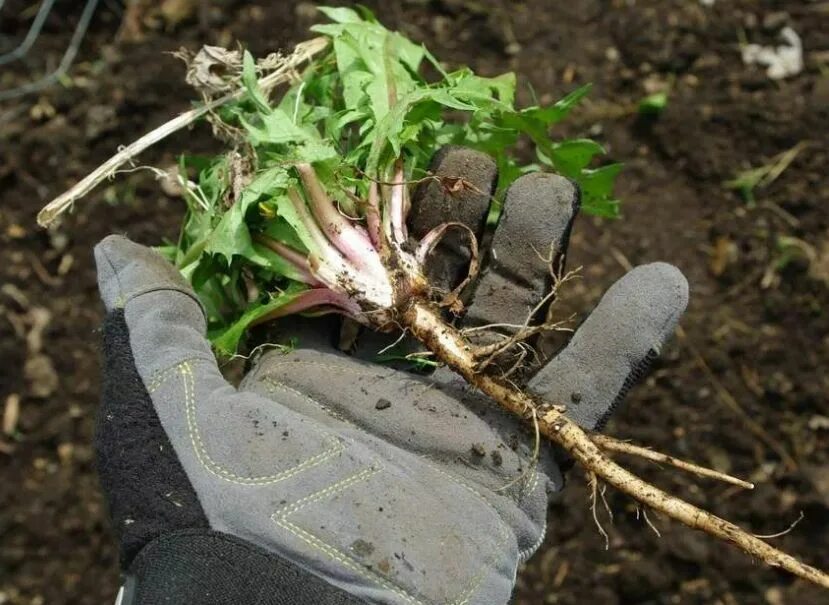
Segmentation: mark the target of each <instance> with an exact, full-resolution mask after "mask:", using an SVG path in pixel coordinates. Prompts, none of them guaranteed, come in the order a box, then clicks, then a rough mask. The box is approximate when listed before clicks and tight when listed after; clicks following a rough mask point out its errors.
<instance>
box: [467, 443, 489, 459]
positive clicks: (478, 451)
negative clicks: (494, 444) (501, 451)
mask: <svg viewBox="0 0 829 605" xmlns="http://www.w3.org/2000/svg"><path fill="white" fill-rule="evenodd" d="M469 449H470V451H471V452H472V454H473V455H474V456H477V457H478V458H483V457H484V456H486V448H485V447H484V444H483V443H473V444H472V447H471V448H469Z"/></svg>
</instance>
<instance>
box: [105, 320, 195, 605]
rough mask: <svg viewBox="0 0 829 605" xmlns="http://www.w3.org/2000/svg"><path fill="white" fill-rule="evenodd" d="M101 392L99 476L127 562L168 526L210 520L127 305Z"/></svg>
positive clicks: (112, 334)
mask: <svg viewBox="0 0 829 605" xmlns="http://www.w3.org/2000/svg"><path fill="white" fill-rule="evenodd" d="M101 394H102V401H101V407H100V409H99V411H98V422H97V427H96V431H95V451H96V453H97V457H98V476H99V477H100V481H101V487H102V488H103V491H104V493H105V494H106V495H107V498H108V501H109V510H110V515H111V517H112V523H113V526H114V529H115V532H116V533H117V534H118V537H119V542H120V544H121V567H122V568H127V567H128V566H129V565H130V563H131V562H132V560H133V559H134V558H135V556H136V555H137V554H138V551H139V550H141V549H142V548H143V547H144V546H145V545H146V544H148V543H149V542H150V541H151V540H152V539H154V538H156V537H158V536H159V535H161V534H162V533H165V532H169V531H175V530H179V529H187V528H204V529H208V528H209V525H208V522H207V517H206V516H205V514H204V510H203V509H202V506H201V504H200V503H199V500H198V497H197V496H196V492H195V491H194V490H193V486H192V485H191V484H190V481H189V479H188V478H187V475H186V474H185V472H184V469H183V468H182V467H181V463H180V462H179V460H178V458H177V457H176V453H175V452H174V451H173V446H172V445H171V444H170V440H169V439H168V438H167V434H166V433H165V432H164V428H163V427H162V426H161V422H160V421H159V419H158V415H157V414H156V413H155V410H154V409H153V405H152V402H151V401H150V395H149V393H147V389H146V387H145V386H144V383H143V382H142V381H141V377H140V376H139V375H138V371H137V370H136V368H135V360H134V359H133V356H132V347H130V336H129V331H128V330H127V323H126V320H125V319H124V312H123V310H115V311H112V312H111V313H109V314H108V315H107V318H106V320H105V322H104V372H103V385H102V388H101ZM182 602H183V601H182Z"/></svg>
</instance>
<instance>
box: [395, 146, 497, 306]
mask: <svg viewBox="0 0 829 605" xmlns="http://www.w3.org/2000/svg"><path fill="white" fill-rule="evenodd" d="M429 172H430V173H431V174H433V175H435V176H437V177H447V178H457V177H461V178H463V182H464V185H463V186H462V187H459V191H450V190H449V189H448V187H447V184H448V183H451V181H438V180H435V179H429V180H427V181H424V182H423V183H421V184H420V185H419V186H418V188H417V190H416V191H415V193H414V196H413V198H412V208H411V210H410V212H409V232H410V233H411V234H412V235H413V236H414V237H415V238H417V239H420V238H422V237H423V236H424V235H426V234H427V233H428V232H429V231H431V230H432V229H434V228H435V227H437V226H438V225H441V224H443V223H447V222H459V223H462V224H464V225H466V226H467V227H469V228H470V229H471V230H472V233H474V234H475V236H476V237H477V238H478V241H479V242H480V241H481V238H482V237H483V234H484V229H485V226H486V217H487V213H488V212H489V204H490V201H491V199H492V194H493V192H494V188H495V184H496V182H497V179H498V170H497V168H496V166H495V162H494V161H493V160H492V158H491V157H489V156H488V155H486V154H485V153H481V152H480V151H475V150H472V149H467V148H466V147H459V146H455V145H448V146H446V147H443V148H442V149H440V151H438V152H437V153H436V154H435V156H434V158H432V162H431V164H430V166H429ZM470 259H471V255H470V251H469V244H468V236H467V234H465V233H462V232H460V231H457V230H451V231H448V232H447V233H446V235H445V236H444V238H443V239H442V240H441V242H440V243H439V244H438V245H437V247H436V248H435V251H434V252H433V253H432V255H431V257H430V258H429V261H428V263H427V267H426V274H427V277H428V278H429V279H430V281H431V283H432V285H434V286H436V287H438V288H441V289H443V290H447V291H449V290H452V289H453V288H454V287H455V286H457V285H458V284H459V283H460V282H461V280H463V279H464V277H465V276H466V273H467V271H468V270H469V261H470Z"/></svg>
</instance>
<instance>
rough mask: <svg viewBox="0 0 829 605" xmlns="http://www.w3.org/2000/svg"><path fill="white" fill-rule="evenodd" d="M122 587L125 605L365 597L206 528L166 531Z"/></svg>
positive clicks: (293, 602)
mask: <svg viewBox="0 0 829 605" xmlns="http://www.w3.org/2000/svg"><path fill="white" fill-rule="evenodd" d="M132 577H135V578H139V581H137V582H134V581H133V580H132ZM124 592H125V594H124V599H123V605H163V604H165V603H170V604H173V603H174V604H175V605H182V604H185V603H186V604H187V605H300V604H303V605H304V604H306V603H308V604H312V605H362V604H365V603H366V601H363V600H361V599H358V598H356V597H354V596H353V595H350V594H348V593H346V592H343V591H342V590H340V589H339V588H336V587H334V586H332V585H331V584H328V583H327V582H325V581H324V580H322V579H320V578H319V577H317V576H315V575H313V574H311V573H309V572H308V571H305V570H304V569H302V568H300V567H297V566H295V565H293V564H292V563H289V562H288V561H285V560H284V559H282V558H281V557H278V556H277V555H274V554H272V553H269V552H267V551H265V550H263V549H261V548H259V547H257V546H255V545H253V544H251V543H249V542H244V541H242V540H239V539H238V538H234V537H233V536H229V535H227V534H223V533H220V532H216V531H206V530H186V531H178V532H174V533H170V534H165V535H164V536H163V537H161V538H159V539H157V540H155V541H154V542H152V543H151V544H149V545H148V546H147V547H146V548H145V549H144V550H142V551H141V553H139V555H138V556H137V557H136V559H135V562H134V563H133V564H132V567H131V568H130V571H129V577H128V579H127V583H126V584H125V591H124Z"/></svg>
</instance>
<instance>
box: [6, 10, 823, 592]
mask: <svg viewBox="0 0 829 605" xmlns="http://www.w3.org/2000/svg"><path fill="white" fill-rule="evenodd" d="M37 4H38V3H37V2H36V1H35V0H27V1H16V0H9V1H8V2H6V4H5V6H4V8H3V9H2V11H0V52H3V51H5V50H7V49H9V48H11V47H13V46H14V45H15V44H16V43H17V42H18V41H19V40H20V39H21V38H22V36H23V35H24V33H25V31H26V29H27V28H28V24H29V23H30V21H31V18H32V16H33V14H34V12H35V11H36V8H37ZM81 4H82V3H81V2H77V1H75V2H69V1H58V2H57V3H56V8H55V10H54V11H53V12H52V13H51V15H50V17H49V19H48V20H47V22H46V24H45V28H44V32H43V34H42V36H41V37H40V38H39V40H38V41H37V43H36V45H35V47H34V48H33V49H32V51H31V52H30V53H29V55H28V56H27V57H26V58H25V59H24V60H23V61H18V62H15V63H12V64H8V65H5V66H1V67H0V90H5V89H8V88H12V87H14V86H17V85H20V84H22V83H23V82H26V81H31V80H32V79H35V78H36V77H38V75H39V74H42V73H43V72H45V71H46V70H47V69H51V68H53V67H54V66H55V65H56V64H57V61H58V60H59V58H60V55H61V54H62V53H63V50H64V49H65V48H66V46H67V44H68V41H69V38H70V36H71V33H72V30H73V27H74V24H75V22H76V21H77V18H78V15H79V13H80V10H81ZM365 4H367V5H368V6H369V7H370V8H372V9H373V10H375V12H376V14H377V15H378V16H379V17H380V18H381V20H383V21H384V22H385V23H386V24H387V25H389V26H392V27H394V28H396V29H399V30H401V31H402V32H404V33H405V34H406V35H408V36H410V37H411V38H413V39H415V40H419V41H423V42H425V43H426V44H427V45H428V46H429V47H430V48H431V50H432V51H433V52H434V53H435V54H436V55H437V56H439V57H440V58H441V59H442V60H443V61H445V62H446V63H447V64H449V65H450V66H457V65H460V64H468V65H470V66H471V67H473V68H474V69H475V70H476V71H478V72H480V73H482V74H485V75H495V74H497V73H500V72H503V71H506V70H514V71H516V72H517V73H518V75H519V79H520V81H521V82H523V83H524V84H523V86H522V87H521V91H520V95H519V98H520V99H521V100H522V101H523V102H524V103H529V102H530V101H531V99H532V96H531V95H532V93H531V90H532V91H534V92H535V94H536V95H537V96H538V97H539V98H540V99H541V100H543V101H545V102H549V101H551V100H554V99H556V98H558V97H560V96H562V95H563V94H565V93H566V92H568V91H570V90H572V89H573V88H575V87H576V86H577V85H580V84H583V83H586V82H592V83H594V90H593V93H592V94H591V96H590V99H589V101H588V102H587V103H585V104H584V106H583V107H581V108H580V109H579V110H578V111H576V112H575V113H574V114H573V116H572V119H570V120H569V121H568V122H567V124H566V125H564V126H562V127H561V128H560V129H559V130H558V131H556V133H555V134H556V135H557V136H564V135H567V136H577V135H588V136H592V137H594V138H596V139H598V140H599V141H601V142H602V143H603V144H604V145H605V146H606V147H607V149H608V151H609V155H610V157H612V158H613V159H615V160H619V161H623V162H624V163H625V164H626V165H627V167H626V170H625V171H624V172H623V174H622V176H621V178H620V181H619V186H618V195H619V197H620V198H621V199H622V200H624V207H623V212H624V217H623V218H622V219H621V220H619V221H606V220H597V219H592V218H589V217H582V218H581V219H580V220H579V223H578V225H577V230H576V233H575V236H574V240H573V245H572V253H571V259H570V262H571V263H572V265H573V266H576V265H583V266H584V270H583V275H584V279H582V280H581V281H580V282H578V286H577V287H575V288H574V290H572V291H571V293H572V294H571V296H572V297H573V298H572V300H573V301H576V302H579V303H583V304H584V305H586V306H585V308H590V305H592V304H593V303H594V302H595V301H596V300H597V299H598V297H599V296H600V294H601V292H602V291H603V290H604V289H605V288H607V287H608V286H609V285H610V284H611V283H612V281H613V280H614V279H616V278H618V277H619V276H620V275H621V274H622V273H623V271H624V268H623V267H624V265H625V264H627V263H632V264H639V263H643V262H648V261H653V260H666V261H669V262H671V263H674V264H676V265H677V266H679V267H680V268H681V269H682V271H684V273H685V274H686V275H687V276H688V279H689V281H690V284H691V290H692V300H691V305H690V308H689V311H688V313H687V315H686V317H685V319H684V321H683V324H682V325H683V327H684V331H685V334H686V336H685V337H684V338H677V339H675V340H674V341H673V342H672V343H671V345H670V346H668V347H667V348H666V350H665V351H664V354H663V356H662V358H661V360H660V361H659V362H658V363H657V365H656V367H655V368H654V371H653V372H652V373H651V375H650V377H649V378H648V379H647V380H646V382H645V384H644V385H642V386H640V387H639V388H638V389H637V390H635V392H634V393H633V394H632V396H631V397H630V398H629V400H628V402H627V404H626V405H625V406H624V407H623V409H622V410H621V412H620V413H619V414H618V416H617V417H616V418H615V420H614V421H613V422H612V423H611V424H610V426H609V427H608V431H609V432H610V433H611V434H613V435H616V436H619V437H624V438H632V439H635V440H636V441H637V442H639V443H644V444H648V445H651V446H653V447H655V448H656V449H658V450H661V451H665V452H669V453H672V454H675V455H678V456H682V457H685V458H688V459H692V460H696V461H700V462H702V463H704V464H707V465H711V466H713V467H714V468H717V469H719V470H723V471H729V472H732V473H735V474H737V475H739V476H742V477H747V478H750V479H751V480H753V481H755V482H756V483H757V484H758V485H757V489H756V490H755V491H754V492H753V493H746V492H742V491H738V490H735V489H733V488H730V487H728V486H724V485H721V484H712V483H710V482H707V481H704V480H698V479H695V478H693V477H691V476H688V475H685V474H677V473H676V472H673V471H671V470H668V469H660V468H657V467H655V466H653V465H647V464H645V463H643V462H639V461H632V462H631V463H630V464H631V465H633V466H634V468H636V469H637V470H640V471H641V472H642V473H643V474H644V475H645V476H646V477H647V478H650V479H652V480H654V481H656V482H658V483H659V484H660V485H662V486H664V487H666V488H668V489H669V490H672V491H675V492H676V493H678V494H681V495H683V496H684V497H687V498H688V499H690V500H691V501H693V502H696V503H699V504H702V505H704V506H706V507H709V508H711V509H712V510H713V511H715V512H717V513H719V514H721V515H723V516H725V517H727V518H729V519H731V520H733V521H735V522H737V523H739V524H740V525H742V526H743V527H746V528H749V529H750V530H751V531H754V532H757V533H761V534H765V533H774V532H778V531H780V530H783V529H785V528H786V527H787V526H788V525H789V524H790V523H791V522H792V521H794V520H795V519H797V518H798V516H799V514H800V513H801V511H802V513H803V515H804V518H803V520H802V521H801V522H800V523H799V524H798V525H797V526H796V527H795V528H794V529H793V531H791V532H790V533H788V534H787V535H785V536H782V537H780V538H776V539H775V544H777V545H779V546H781V547H782V548H784V549H785V550H788V551H790V552H793V553H796V554H798V555H800V556H802V557H803V558H804V559H805V560H807V561H808V562H810V563H812V564H815V565H817V566H819V567H822V568H824V569H826V568H829V453H828V452H827V442H828V441H829V418H827V416H829V405H828V404H827V398H828V397H829V395H827V394H828V393H829V372H827V368H829V309H828V306H829V206H827V204H829V178H827V168H829V157H827V154H829V145H828V144H827V140H829V139H827V136H828V135H827V128H828V127H829V2H825V1H821V0H818V1H812V2H807V1H801V2H794V1H788V2H785V1H772V0H762V1H749V0H718V1H717V2H715V3H714V4H713V6H710V7H709V6H705V5H703V4H702V3H700V2H698V1H696V0H682V1H673V0H671V1H669V0H614V1H598V0H574V1H570V2H553V1H552V0H548V1H542V0H532V1H526V2H523V1H516V2H509V1H506V0H504V1H501V2H498V1H495V0H492V1H484V0H479V1H461V0H408V1H402V2H379V1H366V2H365ZM122 11H123V7H121V5H120V4H119V3H117V2H114V1H103V2H101V5H100V6H99V8H98V10H97V12H96V15H95V17H94V19H93V22H92V25H91V28H90V31H89V33H88V35H87V36H86V38H85V40H84V41H83V44H82V45H81V48H80V52H79V56H78V59H77V60H76V62H75V64H74V65H73V67H72V68H71V70H70V71H69V74H68V76H67V77H65V78H63V79H62V81H61V82H60V83H59V84H56V85H54V86H52V87H51V88H49V89H48V90H46V91H43V92H41V93H39V94H35V95H32V96H27V97H24V98H18V99H13V100H6V101H0V246H1V247H2V248H1V249H2V262H0V285H2V292H0V368H2V370H0V408H2V407H3V406H5V407H6V414H5V415H6V423H7V425H8V426H6V427H5V428H6V429H8V433H9V434H7V435H4V436H2V437H0V603H4V604H5V603H8V604H27V605H42V604H49V605H62V604H99V603H109V602H112V600H113V598H114V595H115V591H116V589H117V584H118V574H117V569H116V567H117V563H116V547H115V544H114V542H113V539H112V535H111V532H110V528H109V526H108V523H107V518H106V510H105V507H104V503H103V500H102V497H101V495H100V493H99V491H98V484H97V480H96V476H95V471H94V463H93V458H94V456H93V451H92V449H91V442H92V429H93V424H94V416H95V410H96V406H97V397H98V386H99V378H98V341H99V326H100V321H101V311H102V309H101V307H100V305H99V302H98V299H97V296H96V289H95V273H94V269H93V264H92V258H91V249H92V246H93V245H94V243H95V242H96V241H98V240H99V239H100V238H102V237H103V236H105V235H107V234H108V233H111V232H121V233H126V234H128V235H129V236H130V237H132V238H134V239H136V240H138V241H142V242H145V243H157V242H159V241H160V240H161V239H162V238H163V237H171V236H173V235H174V233H175V231H176V224H177V221H178V220H179V219H180V217H181V213H182V204H181V201H180V200H179V199H176V198H173V197H167V196H166V195H165V194H164V193H162V192H161V191H160V190H159V187H158V185H157V184H156V183H155V182H154V181H153V179H152V178H151V177H149V176H147V175H143V174H136V175H130V176H127V177H120V178H118V179H117V180H116V181H114V182H111V183H108V184H105V185H104V186H102V187H100V188H99V189H97V190H96V191H95V193H93V194H92V195H91V196H90V197H89V198H88V199H87V200H85V201H84V202H83V203H82V204H80V205H79V207H78V210H77V211H76V212H75V213H74V214H73V215H72V217H71V218H69V220H67V221H65V222H64V223H63V225H62V226H61V227H60V228H59V229H56V230H54V231H51V232H46V231H43V230H40V229H38V228H37V227H36V225H35V214H36V212H37V210H38V209H39V208H40V207H41V206H42V205H43V204H44V203H46V202H47V201H48V200H50V199H51V198H52V197H54V196H55V195H57V194H59V193H61V192H62V191H64V190H65V189H66V188H68V187H69V186H70V185H72V184H73V183H74V182H75V181H76V180H77V179H79V178H80V177H82V176H84V175H85V174H87V173H88V172H89V171H90V170H91V169H92V168H94V167H95V166H97V165H98V164H99V163H100V162H101V161H103V160H104V159H106V158H107V157H109V156H110V155H111V154H112V153H113V152H114V150H115V149H116V148H117V147H118V146H119V145H122V144H127V143H129V142H131V141H132V140H134V139H135V138H137V136H139V135H140V134H142V133H143V132H145V131H147V130H149V129H150V128H152V127H154V126H157V125H159V124H161V123H162V122H164V121H166V120H167V119H169V118H170V117H171V116H173V115H174V114H176V113H177V112H179V111H181V110H183V109H185V108H187V107H188V105H189V103H190V102H191V100H192V99H193V94H192V93H191V91H190V90H189V89H188V88H187V86H186V85H185V84H184V83H183V68H182V65H181V64H180V62H178V61H177V60H176V59H174V58H173V57H172V56H170V55H169V54H167V53H168V51H172V50H176V49H178V48H179V47H181V46H185V47H187V48H191V49H197V48H198V47H199V46H200V45H201V44H204V43H210V44H220V45H232V44H234V43H235V41H237V40H238V41H240V42H242V43H244V44H245V45H247V46H249V47H250V48H251V50H252V51H253V52H254V54H263V53H265V52H267V51H270V50H273V49H280V48H284V49H287V48H290V47H291V46H292V45H293V44H295V43H296V42H299V41H301V40H302V39H304V38H306V37H307V36H308V34H307V28H308V26H309V25H311V24H312V23H313V22H314V21H315V20H317V19H318V18H319V17H318V16H317V15H316V14H315V11H314V10H313V5H312V4H308V3H294V2H274V3H268V2H236V1H231V0H226V1H216V2H198V1H196V0H162V1H160V2H143V1H142V2H138V3H136V4H135V5H134V6H133V7H132V8H131V9H130V10H129V12H128V13H126V14H127V15H128V18H127V19H124V13H123V12H122ZM786 26H789V27H792V28H793V29H794V30H795V31H796V32H797V33H798V34H799V35H800V37H801V39H802V41H803V46H804V58H805V65H804V69H803V71H802V72H801V73H800V74H798V75H796V76H793V77H790V78H787V79H785V80H781V81H773V80H771V79H769V78H768V77H767V76H766V74H765V70H764V69H763V68H761V67H757V66H747V65H744V64H743V62H742V60H741V56H740V49H739V45H740V41H741V40H747V41H750V42H758V43H763V44H772V43H779V38H778V36H779V33H780V31H781V30H782V28H784V27H786ZM665 89H669V91H670V92H669V101H668V104H667V107H666V108H665V110H664V111H663V112H662V113H661V114H660V115H658V116H642V115H640V114H639V113H638V112H637V104H638V102H639V100H640V99H642V98H643V97H645V96H646V95H648V94H651V93H653V92H657V91H660V90H665ZM211 145H212V143H211V140H210V135H209V132H208V129H207V128H205V127H199V128H196V129H195V130H193V131H192V132H188V133H184V134H182V135H180V136H177V137H174V138H173V139H170V140H168V141H166V142H165V143H164V144H162V145H160V146H159V147H158V148H156V149H154V150H152V151H151V152H149V153H148V154H146V155H145V156H144V157H143V158H142V159H143V160H144V161H145V162H147V163H151V164H154V165H160V166H165V165H169V164H172V163H173V162H174V158H175V154H176V153H178V152H181V151H184V150H187V151H194V150H195V151H198V150H202V151H203V150H209V149H211ZM798 145H799V146H800V147H798V150H799V153H797V155H796V157H794V159H793V161H791V163H789V164H788V166H787V167H786V169H785V170H784V171H783V172H782V173H781V174H780V176H779V178H777V179H776V180H775V181H774V182H773V183H771V184H770V185H768V186H766V187H764V188H762V189H759V190H758V191H756V202H755V203H754V204H748V203H746V202H745V201H744V200H743V199H742V198H741V197H740V196H739V195H738V194H737V193H736V192H734V191H733V190H729V189H728V188H726V187H725V186H724V182H725V181H727V180H729V179H731V178H733V177H734V176H735V174H737V173H739V172H741V171H744V170H746V169H748V168H752V167H758V166H763V165H768V164H769V163H773V162H774V161H775V158H776V156H778V154H781V153H783V152H785V151H787V150H790V149H792V148H794V147H796V146H798ZM778 159H779V158H778ZM16 403H17V405H16ZM15 409H18V410H19V412H18V413H15ZM570 483H571V485H570V487H569V489H568V490H567V491H566V494H565V495H564V497H563V499H562V501H561V502H559V503H556V504H554V505H552V506H551V508H550V530H549V534H548V537H547V540H546V542H545V544H544V546H543V547H542V549H541V551H540V552H539V553H538V554H536V556H535V557H534V558H533V559H532V560H531V561H530V562H529V563H528V564H527V565H526V566H525V567H524V569H523V570H522V571H521V574H520V576H519V579H518V598H517V602H518V603H527V604H530V603H532V604H536V603H557V604H567V605H574V604H577V603H597V604H610V605H615V604H642V605H645V604H674V603H717V604H722V605H736V604H763V603H767V604H769V605H783V604H803V605H809V604H818V603H826V602H827V601H829V598H827V593H825V592H821V591H819V590H818V589H816V588H814V587H811V586H808V585H806V584H804V583H803V582H800V581H794V580H793V579H792V578H791V577H789V576H787V575H785V574H783V573H780V572H776V571H773V570H769V569H767V568H764V567H763V566H762V565H761V564H758V563H756V562H753V561H751V560H750V559H749V558H747V557H745V556H744V555H742V554H741V553H739V552H737V551H735V550H733V549H731V548H729V547H727V546H725V545H723V544H719V543H716V542H714V541H712V540H711V539H709V538H708V537H706V536H704V535H701V534H697V533H694V532H691V531H690V530H687V529H685V528H684V527H680V526H677V525H676V524H673V523H670V522H668V521H667V520H665V519H661V518H659V517H658V516H657V515H651V521H652V522H653V523H654V525H655V526H656V527H657V528H659V530H660V532H661V534H662V536H661V538H660V537H657V536H656V535H655V534H654V533H653V531H651V530H650V529H649V528H648V527H647V525H645V524H644V522H643V520H642V518H637V514H636V507H635V505H634V504H633V503H632V502H631V501H630V500H628V499H627V498H624V497H621V496H619V495H618V494H612V493H609V494H608V500H609V504H610V507H611V509H612V510H613V511H614V513H615V523H613V524H611V523H610V522H609V521H607V520H605V521H604V523H603V524H604V526H605V527H606V528H607V529H608V531H609V533H610V548H609V550H605V546H604V540H603V538H602V537H601V536H600V535H599V533H598V531H597V529H596V527H595V525H594V524H593V520H592V516H591V513H590V511H589V508H588V507H589V500H588V492H587V490H586V488H585V482H584V480H583V477H581V476H579V473H578V472H576V473H573V474H572V476H571V481H570Z"/></svg>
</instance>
